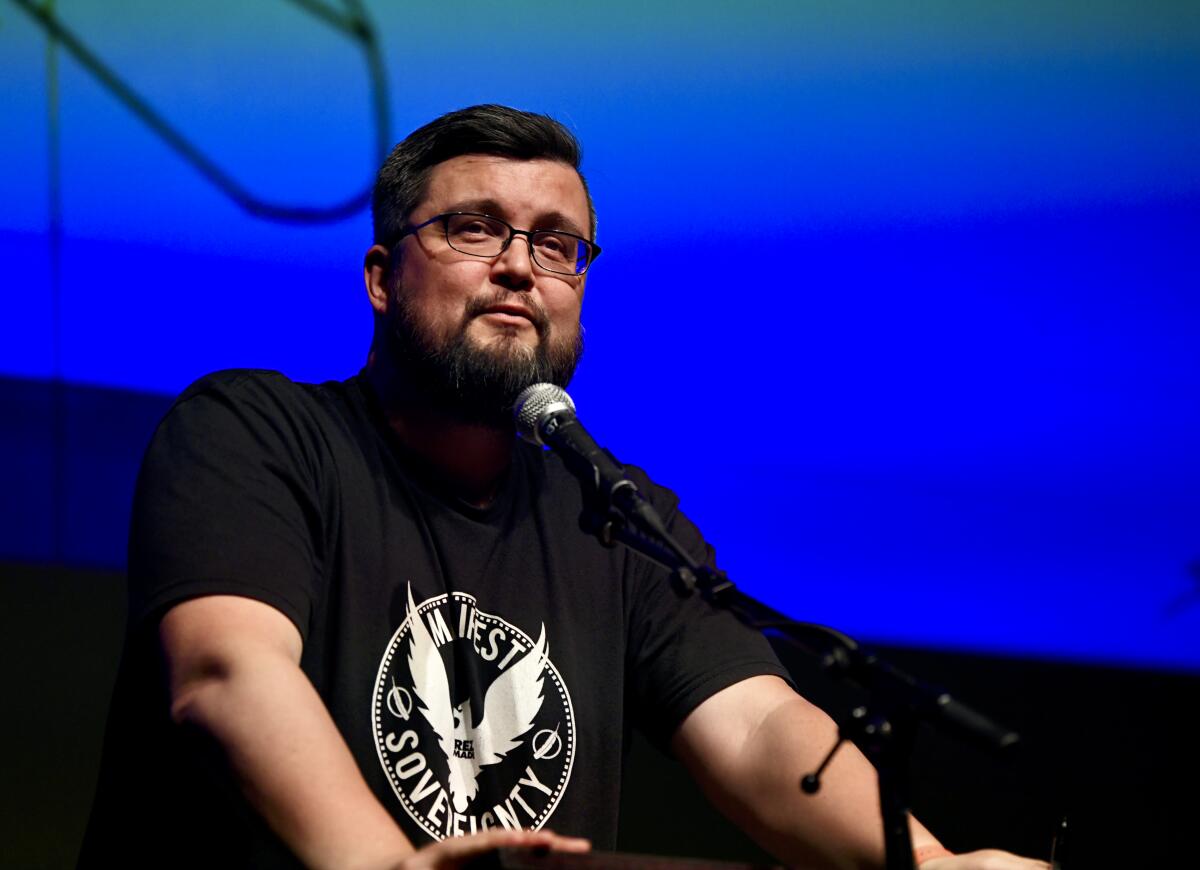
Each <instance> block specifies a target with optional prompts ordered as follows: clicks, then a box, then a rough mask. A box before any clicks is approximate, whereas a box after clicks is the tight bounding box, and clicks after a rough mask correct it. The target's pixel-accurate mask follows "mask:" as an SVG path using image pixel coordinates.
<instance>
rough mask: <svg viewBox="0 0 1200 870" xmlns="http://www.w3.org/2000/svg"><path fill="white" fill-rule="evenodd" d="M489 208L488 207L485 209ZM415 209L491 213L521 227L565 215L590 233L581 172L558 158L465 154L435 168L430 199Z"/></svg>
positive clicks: (428, 195)
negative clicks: (524, 158) (522, 158)
mask: <svg viewBox="0 0 1200 870" xmlns="http://www.w3.org/2000/svg"><path fill="white" fill-rule="evenodd" d="M484 206H487V207H486V208H484ZM415 211H420V212H421V213H422V215H423V216H424V212H426V211H428V212H429V215H430V216H432V215H433V214H437V213H439V212H443V211H486V212H487V213H489V214H495V215H496V217H500V218H504V219H505V220H508V221H509V222H510V223H513V224H514V225H516V226H518V227H523V226H526V225H528V226H529V227H534V226H541V225H543V222H544V220H545V219H547V218H560V217H561V218H564V219H566V220H567V221H569V222H570V223H571V224H573V225H574V226H573V227H567V226H559V227H558V228H559V229H575V230H576V231H578V232H580V234H581V235H587V229H588V226H589V223H590V221H589V211H588V200H587V192H586V191H585V190H584V188H583V181H582V180H581V179H580V177H579V173H578V172H576V171H575V169H574V168H573V167H571V166H570V165H569V164H566V163H563V162H561V161H558V160H543V159H537V160H517V159H515V158H512V157H499V156H495V155H491V154H464V155H461V156H459V157H452V158H450V159H449V160H445V161H443V162H441V163H439V164H437V165H436V166H434V167H433V168H432V169H431V170H430V172H429V184H428V186H427V188H426V192H425V199H424V201H423V202H422V204H421V205H420V206H418V208H417V209H416V210H415Z"/></svg>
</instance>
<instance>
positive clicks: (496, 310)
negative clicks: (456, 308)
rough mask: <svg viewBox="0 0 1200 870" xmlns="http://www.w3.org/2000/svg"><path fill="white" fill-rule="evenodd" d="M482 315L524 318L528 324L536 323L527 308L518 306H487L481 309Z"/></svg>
mask: <svg viewBox="0 0 1200 870" xmlns="http://www.w3.org/2000/svg"><path fill="white" fill-rule="evenodd" d="M481 313H482V314H507V315H509V316H510V317H524V318H525V319H526V320H528V321H529V322H530V323H537V320H536V319H534V316H533V312H532V311H530V310H529V309H528V308H523V307H521V306H520V305H489V306H488V307H487V308H485V309H483V311H482V312H481Z"/></svg>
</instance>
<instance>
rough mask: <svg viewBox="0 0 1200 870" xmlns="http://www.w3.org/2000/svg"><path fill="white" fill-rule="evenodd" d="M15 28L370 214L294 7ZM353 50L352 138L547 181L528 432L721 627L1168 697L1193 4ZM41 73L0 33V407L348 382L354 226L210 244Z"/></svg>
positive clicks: (152, 170)
mask: <svg viewBox="0 0 1200 870" xmlns="http://www.w3.org/2000/svg"><path fill="white" fill-rule="evenodd" d="M55 7H56V12H57V15H58V17H59V18H60V19H61V20H62V21H63V22H64V23H65V24H66V25H68V26H69V27H70V29H71V30H72V31H73V32H74V33H76V34H77V35H78V36H79V37H80V38H81V39H82V40H83V41H84V42H85V43H86V44H87V45H88V46H89V47H90V49H91V50H92V51H93V52H94V53H95V54H96V55H97V56H98V57H100V58H101V59H102V60H103V61H104V62H105V63H107V64H108V65H109V66H110V67H111V68H112V69H113V70H115V71H116V72H118V73H119V74H120V76H122V77H123V78H124V79H125V81H126V82H127V83H128V84H129V85H130V86H131V87H133V88H134V89H135V90H136V91H137V92H138V93H140V94H141V95H142V96H143V97H144V98H145V99H146V100H147V102H148V103H149V104H151V105H153V106H154V107H155V108H156V109H157V110H158V111H159V112H160V113H161V114H162V115H163V116H164V117H165V118H167V119H168V120H169V121H170V122H171V123H172V124H173V125H175V126H176V127H177V128H178V129H179V130H181V131H182V132H183V133H184V134H185V135H187V136H188V137H189V138H190V139H191V140H192V141H193V142H194V143H195V144H196V145H197V147H198V148H200V149H201V150H202V151H203V152H204V153H205V154H207V155H208V156H209V157H210V158H211V159H213V160H214V161H216V162H217V163H218V164H219V165H221V166H223V167H224V168H225V169H227V170H228V171H229V172H230V173H231V174H232V175H233V176H235V177H236V178H237V179H238V180H239V181H240V182H241V183H242V184H244V185H245V186H246V187H248V188H249V189H251V190H252V191H254V192H255V193H257V194H259V195H261V196H263V197H266V198H270V199H273V200H278V201H283V202H288V203H295V204H313V205H315V204H321V203H327V202H333V201H336V200H339V199H342V198H344V197H347V196H350V195H352V194H353V193H354V192H355V191H357V190H358V189H360V188H361V187H362V186H363V185H365V184H366V183H367V181H368V179H369V178H370V176H371V174H372V173H373V171H374V168H375V162H376V156H375V153H374V147H373V144H372V143H373V137H374V127H373V116H372V112H371V107H370V93H371V82H370V79H369V76H368V74H367V68H366V65H365V63H364V60H363V55H362V52H361V50H360V48H359V47H358V45H357V44H356V43H355V42H354V41H353V40H351V39H349V38H347V37H346V35H345V34H341V33H338V32H337V31H336V30H334V29H333V28H331V27H330V26H328V24H326V23H325V22H323V21H321V20H319V19H318V18H317V17H315V16H314V15H312V14H310V13H309V12H306V11H304V10H303V9H302V8H300V7H299V6H297V5H294V4H292V3H289V2H284V0H275V2H267V0H263V2H259V3H255V4H245V3H241V2H231V0H226V2H211V0H208V2H200V0H181V2H173V3H171V4H162V3H155V2H149V0H140V2H124V3H121V4H119V5H118V6H116V7H114V6H113V5H112V4H109V3H102V2H96V0H60V2H58V3H57V4H55ZM368 10H369V14H370V19H371V21H372V23H373V24H374V26H375V28H376V30H377V32H378V34H379V39H380V44H381V46H382V50H383V56H384V60H385V64H386V69H387V75H386V78H387V82H388V85H389V89H390V98H389V105H390V109H391V115H392V121H391V131H390V132H391V137H390V138H391V139H398V138H400V137H401V136H403V134H404V133H406V132H407V131H408V130H410V129H412V128H413V127H415V126H417V125H419V124H421V123H424V122H425V121H427V120H429V119H430V118H432V117H433V116H434V115H436V114H439V113H441V112H443V111H446V110H448V109H451V108H456V107H460V106H463V105H468V104H472V103H476V102H483V101H494V102H504V103H509V104H512V105H517V106H521V107H525V108H531V109H536V110H540V111H545V112H548V113H550V114H552V115H554V116H556V117H558V118H559V119H561V120H562V121H564V122H565V123H566V124H567V125H568V126H570V127H571V128H572V129H573V130H574V131H575V132H576V133H577V134H578V135H579V137H580V138H581V139H582V141H583V143H584V147H585V167H584V168H585V172H586V174H587V176H588V178H589V181H590V184H591V186H592V190H593V192H594V195H595V199H596V203H597V207H598V209H599V214H600V229H599V238H598V241H599V242H600V243H601V244H602V245H603V246H604V248H605V254H604V257H603V258H601V260H600V261H599V262H598V264H597V266H596V267H595V270H594V272H593V273H592V274H591V275H590V279H589V284H588V298H587V300H586V303H585V310H584V322H585V326H586V329H587V341H588V351H587V354H586V357H585V362H584V364H583V367H582V369H581V372H580V374H579V376H578V378H577V381H576V383H575V385H574V386H573V388H572V393H573V395H574V396H575V398H576V401H577V403H578V405H579V406H580V411H581V415H582V416H583V418H584V419H585V421H586V422H587V424H588V426H589V428H591V429H592V430H593V432H594V433H596V434H597V435H598V436H599V437H600V438H601V440H602V441H604V442H605V443H606V444H607V445H608V446H609V447H610V448H611V449H612V451H613V452H614V453H615V454H616V455H617V456H618V457H619V458H620V459H622V460H623V461H626V462H632V463H636V464H638V465H641V466H643V467H645V468H647V469H648V470H649V471H650V472H651V474H652V475H653V476H654V477H655V478H656V479H657V480H659V481H660V482H662V483H665V484H667V485H669V486H672V487H673V488H675V489H676V490H677V491H678V492H679V493H680V495H681V498H682V500H683V505H684V508H685V510H686V511H687V512H688V513H689V514H690V515H691V516H692V517H693V518H694V519H695V520H696V521H697V522H698V523H699V525H700V526H701V528H702V529H703V530H704V531H705V533H706V535H707V536H708V537H709V538H710V539H711V540H713V541H714V542H715V543H716V545H717V548H718V553H719V554H720V555H721V557H722V562H723V565H724V567H725V568H726V569H727V570H728V571H729V573H730V574H731V576H732V577H733V579H735V580H736V581H738V582H739V583H740V584H741V585H742V586H743V587H744V588H746V589H747V590H748V591H750V592H752V593H754V594H758V595H760V596H761V597H763V598H764V599H766V600H767V601H769V602H770V603H772V604H774V605H775V606H777V607H780V608H782V609H784V610H786V611H788V612H789V613H791V614H793V615H795V616H797V617H799V618H805V619H812V620H817V621H824V622H828V623H831V624H834V625H836V626H839V627H841V628H842V629H844V630H846V631H847V632H849V633H851V634H854V635H858V636H861V637H866V638H871V639H875V640H881V641H890V642H897V643H910V644H921V645H927V646H937V647H948V648H970V649H977V650H986V651H997V652H1005V653H1019V654H1032V655H1037V656H1048V657H1068V658H1073V659H1080V660H1090V661H1108V662H1125V663H1132V664H1141V665H1150V666H1157V667H1169V668H1184V669H1189V670H1200V640H1198V638H1200V589H1198V587H1197V580H1196V579H1195V577H1193V576H1192V575H1191V574H1190V573H1189V565H1190V564H1192V563H1193V562H1195V561H1196V560H1200V458H1198V451H1197V445H1198V444H1200V437H1198V436H1200V303H1198V302H1197V296H1196V290H1197V288H1198V287H1200V265H1198V252H1200V244H1198V239H1200V157H1198V155H1200V5H1198V4H1196V3H1194V2H1184V0H1180V2H1141V3H1137V4H1133V3H1121V2H1063V3H1052V4H1047V3H1044V2H1024V0H1022V2H1006V3H999V2H997V3H967V4H964V3H958V2H926V3H919V4H912V3H901V2H865V0H863V2H837V3H834V2H811V3H787V2H741V3H738V4H719V3H711V2H709V3H696V2H687V3H685V2H669V3H668V2H657V3H653V4H649V5H647V4H645V3H632V2H630V3H626V2H606V3H603V4H565V3H564V4H555V3H546V2H536V3H534V2H528V3H526V2H517V3H506V4H502V5H500V4H491V3H484V2H462V3H458V4H455V5H454V8H453V9H450V8H447V7H446V6H445V5H444V4H443V5H434V6H428V5H425V6H419V5H417V4H413V5H411V6H410V5H401V4H395V3H391V4H385V3H382V2H376V3H370V4H368ZM53 64H54V61H53V60H52V59H51V56H50V55H48V53H47V42H46V38H45V32H44V30H43V29H41V28H40V27H38V26H37V25H36V23H35V22H34V21H33V20H32V19H31V18H30V17H29V16H28V15H27V14H26V13H25V12H23V11H22V10H21V9H20V8H19V7H18V6H17V5H16V4H15V3H13V2H11V0H8V2H3V0H0V71H2V76H0V105H2V106H3V108H2V109H0V121H2V130H3V135H2V136H0V201H2V202H3V203H4V208H3V209H0V282H2V285H0V286H2V287H3V291H2V292H0V375H3V376H6V377H8V378H12V379H28V380H32V381H46V380H52V379H56V378H61V379H63V380H65V381H67V382H68V383H72V384H85V385H97V386H103V387H109V388H117V389H122V390H135V391H151V392H161V393H175V392H177V391H179V390H180V389H182V388H183V387H184V386H185V385H186V384H187V383H188V382H190V381H191V380H192V379H194V378H196V377H198V376H199V375H201V374H203V373H205V372H207V371H210V370H212V369H216V368H222V367H229V366H261V367H267V368H275V369H280V370H282V371H284V372H286V373H287V374H289V375H291V376H292V377H294V378H297V379H302V380H323V379H327V378H342V377H346V376H348V375H350V374H352V373H354V372H355V371H356V370H357V369H358V367H359V366H360V365H361V364H362V362H363V359H364V355H365V351H366V346H367V342H368V338H369V332H370V315H369V309H368V306H367V304H366V299H365V297H364V294H363V291H362V289H361V278H360V268H361V256H362V253H363V251H364V250H365V248H366V247H367V245H368V244H369V241H370V229H369V219H368V216H367V214H366V213H365V212H362V213H359V214H358V215H356V216H354V217H352V218H350V219H347V220H344V221H341V222H337V223H332V224H325V225H320V226H305V227H301V226H294V225H285V224H279V223H273V222H268V221H264V220H261V219H257V218H254V217H251V216H248V215H247V214H245V213H244V212H242V211H241V210H239V208H238V207H237V206H236V205H235V204H233V203H232V202H231V201H230V200H229V199H228V198H227V197H226V196H225V195H224V194H222V193H221V192H220V191H219V190H217V189H216V188H215V187H214V186H212V185H211V184H209V183H208V182H207V181H205V180H204V179H203V178H201V177H200V175H199V174H198V173H197V172H195V171H194V170H193V169H192V168H191V167H190V166H188V165H187V164H185V163H184V162H183V161H182V160H181V159H180V158H179V157H178V156H177V155H176V154H175V153H173V152H172V151H170V150H169V149H167V148H166V147H165V146H164V145H163V143H162V142H161V141H160V140H159V139H158V138H156V137H155V136H154V135H153V134H152V133H151V132H150V131H149V130H148V129H147V127H146V126H145V125H144V124H143V123H142V122H140V121H139V120H137V119H136V118H135V117H133V116H132V115H131V114H130V113H129V112H128V111H127V110H126V108H125V107H124V106H122V105H121V104H120V103H119V102H118V101H117V100H116V99H114V97H113V95H112V94H111V93H110V92H109V91H108V90H107V89H105V88H104V87H102V86H101V85H100V84H99V83H98V82H97V81H96V79H95V77H93V76H92V75H90V74H89V73H88V72H86V71H85V70H84V69H83V68H82V67H81V66H80V65H79V64H78V63H77V62H75V60H74V59H73V58H72V57H71V55H70V54H69V53H67V52H65V51H63V50H62V49H59V51H58V52H57V73H56V74H54V67H53ZM55 81H56V82H57V85H56V87H57V91H56V95H55V91H54V90H53V86H52V84H51V83H52V82H55ZM55 141H57V143H58V147H59V149H60V151H59V153H60V155H61V158H60V159H61V163H60V176H59V177H60V187H58V188H55V186H54V183H53V181H52V179H53V177H54V175H53V171H52V170H53V165H52V163H51V162H50V158H49V157H48V155H49V154H50V153H51V151H50V147H51V145H52V144H53V143H54V142H55ZM56 189H57V190H58V191H59V193H58V194H57V196H58V200H57V201H58V203H59V207H61V229H62V246H61V253H60V256H59V259H58V264H59V266H58V268H59V269H60V271H59V272H58V273H57V274H58V276H59V277H58V278H57V279H55V277H54V276H55V271H54V266H53V262H54V256H53V252H52V250H51V235H50V234H49V232H48V230H49V227H50V225H51V221H52V218H53V214H54V208H55V206H53V205H52V204H51V203H52V202H54V197H55V194H54V191H55V190H56ZM664 237H665V238H666V239H667V240H668V241H667V244H665V245H664V244H663V241H662V240H663V239H664ZM664 251H665V252H666V254H665V256H664V253H663V252H664ZM56 280H57V283H56ZM55 287H57V288H58V289H57V290H55ZM82 439H83V440H84V441H86V433H83V435H82ZM96 485H97V486H99V485H103V483H102V482H101V483H97V484H96ZM8 509H13V510H16V509H18V507H17V506H13V505H11V504H10V505H8V506H7V507H6V510H8ZM13 546H14V545H10V549H12V548H13ZM16 550H17V551H16V552H13V553H8V554H7V555H8V556H10V557H22V556H24V555H27V554H23V553H22V552H20V547H19V546H16ZM0 555H4V554H0ZM67 556H68V558H69V557H70V553H68V554H67Z"/></svg>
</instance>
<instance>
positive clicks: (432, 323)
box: [365, 106, 595, 424]
mask: <svg viewBox="0 0 1200 870" xmlns="http://www.w3.org/2000/svg"><path fill="white" fill-rule="evenodd" d="M579 150H580V149H579V145H578V143H577V142H576V141H575V138H574V137H573V136H572V135H571V134H570V133H569V132H568V131H567V130H566V129H565V128H564V127H562V125H561V124H559V123H558V122H557V121H554V120H552V119H550V118H547V117H545V116H543V115H534V114H530V113H526V112H520V111H517V110H515V109H508V108H505V107H502V106H477V107H474V108H470V109H464V110H461V111H459V112H452V113H450V114H448V115H444V116H443V117H441V118H438V119H437V120H435V121H433V122H432V123H430V124H427V125H426V126H424V127H422V128H420V129H419V130H417V131H416V132H414V133H413V134H412V135H411V136H409V137H408V138H407V139H405V140H404V141H403V142H401V143H400V144H399V145H398V146H396V148H395V150H394V151H393V152H392V154H391V156H389V157H388V159H387V161H386V162H385V163H384V166H383V168H382V169H381V170H380V173H379V178H378V181H377V183H376V187H375V195H374V203H373V204H374V217H375V245H374V246H373V247H372V248H371V249H370V250H369V251H368V252H367V257H366V264H365V266H366V281H367V289H368V293H369V295H370V297H371V303H372V306H373V307H374V308H375V311H376V336H375V345H374V348H373V353H375V354H377V355H378V354H387V355H388V357H389V359H390V360H391V361H394V362H395V363H396V364H397V367H398V368H399V370H400V371H401V372H402V373H403V374H404V376H405V378H406V380H408V381H409V382H410V383H411V384H412V386H413V387H415V388H416V389H418V390H419V391H421V392H422V393H424V394H425V396H426V398H427V399H428V400H429V401H430V402H432V403H433V404H435V405H437V406H439V407H440V408H441V409H442V410H445V411H448V412H451V413H453V414H454V415H456V416H457V417H458V418H460V419H462V420H464V421H468V422H483V423H489V424H500V423H503V422H506V421H507V420H508V418H509V408H510V406H511V404H512V401H513V399H514V398H515V396H516V394H517V393H518V392H520V390H521V389H523V388H524V387H525V386H527V385H528V384H530V383H535V382H537V381H551V382H553V383H558V384H560V385H564V386H565V385H566V383H567V382H568V381H569V380H570V377H571V374H572V373H573V371H574V368H575V364H576V362H577V361H578V358H579V354H580V353H581V351H582V342H581V329H580V326H579V310H580V305H581V302H582V297H583V288H584V276H583V275H582V274H571V273H570V270H568V272H567V273H564V272H562V271H556V267H557V266H558V265H560V264H557V263H555V262H553V261H552V260H551V258H550V256H548V255H549V254H551V253H552V248H551V247H550V244H552V243H553V242H554V241H555V240H556V239H558V238H560V236H555V237H554V239H551V240H549V243H550V244H548V243H547V240H545V239H544V238H543V237H541V236H539V239H538V241H536V242H535V239H534V238H533V237H532V236H529V235H526V234H525V232H526V231H531V232H538V231H560V233H561V234H562V235H561V238H570V237H569V236H568V235H566V234H574V235H576V236H580V237H582V238H584V239H586V240H589V241H590V239H591V238H592V235H593V230H594V227H595V217H594V212H593V209H592V204H591V199H590V196H589V195H588V192H587V188H586V186H585V183H584V181H583V177H582V176H581V175H580V173H579V171H578V165H579V156H580V154H579ZM460 212H470V213H477V214H481V215H488V216H490V217H491V218H492V219H496V220H493V221H490V222H488V223H489V224H490V226H492V227H493V228H498V229H499V232H500V234H501V236H506V235H507V234H508V233H509V230H508V227H506V226H504V225H505V224H507V225H509V226H511V227H512V228H515V229H516V230H517V231H520V232H519V233H518V234H517V235H515V236H512V237H511V239H510V240H509V243H508V245H507V247H505V248H504V249H503V250H502V251H501V252H500V253H496V254H491V253H490V250H491V249H488V255H487V256H484V255H481V254H479V253H472V251H475V250H476V249H475V248H474V247H473V246H472V245H471V244H462V243H461V241H462V240H461V238H460V237H458V236H454V237H453V239H452V227H453V226H454V225H452V224H447V222H446V221H445V220H443V219H439V216H440V215H445V214H448V213H460ZM423 224H424V225H425V226H422V225H423ZM464 231H465V232H468V233H474V232H476V227H475V226H474V225H473V224H472V225H469V226H467V227H466V228H465V229H464ZM535 244H537V245H538V252H539V253H538V254H537V256H536V259H535V256H534V245H535ZM584 248H585V249H586V245H585V246H584Z"/></svg>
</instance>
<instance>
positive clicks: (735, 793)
mask: <svg viewBox="0 0 1200 870" xmlns="http://www.w3.org/2000/svg"><path fill="white" fill-rule="evenodd" d="M836 739H837V725H836V724H834V722H833V721H832V720H831V719H830V718H829V717H828V716H827V715H825V713H824V712H823V711H822V710H821V709H820V708H818V707H816V706H814V705H813V704H810V703H809V702H808V701H806V700H804V699H803V698H801V697H800V696H799V695H797V694H796V693H795V692H794V691H792V689H791V688H790V687H789V686H788V685H787V684H786V683H785V682H784V681H783V680H781V679H779V678H778V677H771V676H762V677H752V678H751V679H748V680H744V681H742V682H740V683H736V684H735V685H733V686H730V687H728V688H726V689H724V690H722V691H721V692H718V693H717V694H716V695H714V696H713V697H711V698H709V699H708V700H706V701H705V702H704V703H703V704H701V705H700V706H699V707H697V708H696V709H695V710H694V711H692V713H691V714H690V715H689V716H688V718H687V719H685V720H684V722H683V724H682V725H680V727H679V729H678V730H677V731H676V733H675V735H674V737H673V738H672V743H671V745H672V749H673V750H674V751H675V754H676V755H677V756H678V757H679V758H680V759H681V760H682V761H683V762H684V764H685V765H686V766H687V767H688V769H689V770H690V771H691V773H692V775H693V776H694V777H695V778H696V780H697V781H698V782H699V784H700V786H701V788H703V789H704V791H705V793H706V794H707V795H708V797H709V799H710V800H712V801H713V803H714V804H716V806H717V807H718V808H719V809H720V810H721V811H722V812H724V813H725V814H726V815H727V816H729V818H730V819H732V820H733V821H734V822H735V823H737V824H738V825H739V826H741V827H742V828H743V829H744V830H745V831H746V832H747V833H749V834H750V835H751V836H752V837H754V839H755V840H757V841H758V842H759V843H760V844H761V845H762V846H763V847H764V848H765V849H767V850H768V851H770V852H771V853H772V854H774V855H776V856H777V857H778V858H780V859H782V860H784V861H786V862H787V863H788V864H789V865H792V866H806V867H809V866H811V867H831V868H843V867H844V868H858V867H882V866H883V858H884V848H883V832H882V822H881V820H880V813H879V796H878V786H877V779H876V775H875V768H874V767H872V766H871V763H870V762H869V761H867V759H866V758H865V757H864V756H863V755H862V753H861V752H859V751H858V749H857V748H856V747H854V746H852V745H847V746H843V747H842V748H841V749H840V750H838V753H837V755H836V756H834V759H833V761H832V762H831V763H830V765H829V767H828V768H827V769H826V771H825V773H824V774H823V775H822V777H821V790H820V791H819V792H818V793H817V794H816V795H806V794H804V793H803V792H801V791H800V788H799V783H800V778H801V777H802V776H804V774H806V773H809V772H811V771H813V770H815V769H816V768H817V765H818V764H820V762H821V759H822V758H824V756H825V754H826V753H827V752H828V751H829V749H830V747H832V746H833V743H834V741H835V740H836ZM911 830H912V840H913V847H914V849H919V848H921V847H936V846H938V845H939V844H938V841H937V839H936V838H935V837H934V836H933V834H931V833H930V832H929V831H928V830H926V828H925V827H924V826H923V825H921V823H920V822H918V821H917V820H916V819H911ZM922 866H923V870H925V868H927V870H934V868H942V867H944V868H945V870H951V868H963V870H966V868H984V867H994V868H996V870H1009V868H1012V870H1017V868H1039V867H1046V864H1044V863H1042V862H1039V861H1029V860H1027V859H1024V858H1018V857H1016V856H1013V855H1009V854H1008V853H1004V852H997V851H986V852H973V853H970V854H968V855H961V856H956V857H953V858H940V859H932V860H929V861H927V862H923V865H922Z"/></svg>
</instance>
